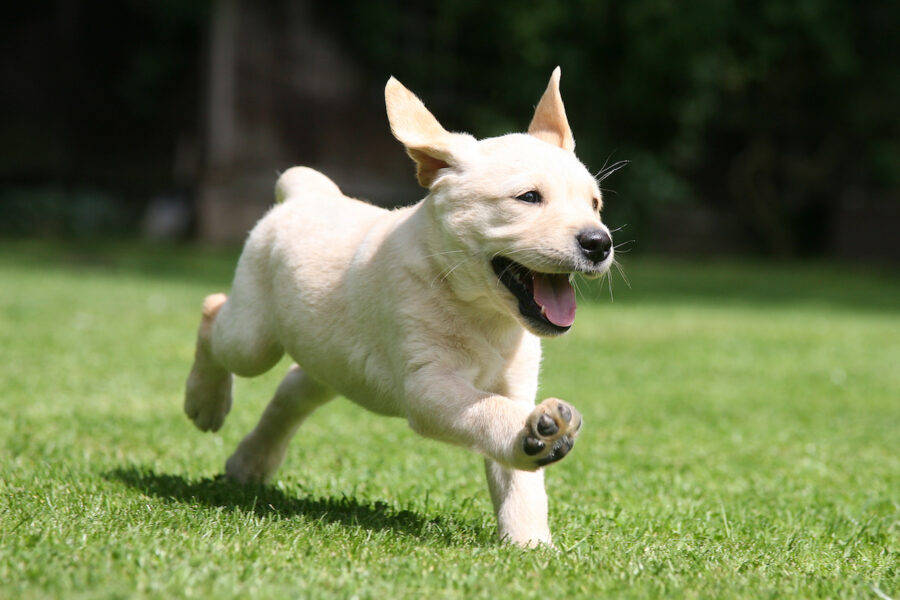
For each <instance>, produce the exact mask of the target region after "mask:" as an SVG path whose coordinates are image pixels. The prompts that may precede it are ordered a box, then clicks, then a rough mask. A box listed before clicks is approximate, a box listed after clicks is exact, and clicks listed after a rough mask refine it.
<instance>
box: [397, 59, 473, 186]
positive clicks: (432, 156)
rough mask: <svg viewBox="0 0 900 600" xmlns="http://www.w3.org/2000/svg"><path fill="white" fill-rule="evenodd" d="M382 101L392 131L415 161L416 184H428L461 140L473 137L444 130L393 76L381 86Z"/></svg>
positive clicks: (451, 160) (448, 162) (451, 158)
mask: <svg viewBox="0 0 900 600" xmlns="http://www.w3.org/2000/svg"><path fill="white" fill-rule="evenodd" d="M384 103H385V106H386V107H387V114H388V121H389V122H390V124H391V132H393V134H394V137H395V138H397V139H398V140H400V141H401V142H402V143H403V145H404V146H406V153H407V154H409V156H410V158H412V159H413V160H414V161H415V162H416V175H417V177H418V179H419V184H420V185H422V187H426V188H427V187H430V186H431V184H432V183H433V182H434V180H435V178H436V177H437V173H438V171H440V170H441V169H445V168H447V167H449V166H451V165H453V164H454V162H455V160H454V155H455V154H456V153H457V152H459V150H460V149H461V148H460V145H461V143H462V142H463V141H464V140H472V138H471V137H470V136H467V135H464V134H459V133H450V132H449V131H447V130H446V129H444V128H443V127H442V126H441V124H440V123H438V120H437V119H435V118H434V115H432V114H431V113H430V112H429V111H428V109H427V108H425V105H424V104H422V101H421V100H419V99H418V98H417V97H416V95H415V94H413V93H412V92H410V91H409V90H408V89H406V88H405V87H404V86H403V84H402V83H400V82H399V81H397V80H396V79H394V78H393V77H391V78H390V79H389V80H388V82H387V85H386V86H385V87H384Z"/></svg>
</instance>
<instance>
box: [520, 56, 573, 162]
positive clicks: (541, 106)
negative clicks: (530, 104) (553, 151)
mask: <svg viewBox="0 0 900 600" xmlns="http://www.w3.org/2000/svg"><path fill="white" fill-rule="evenodd" d="M561 73H562V71H561V70H560V68H559V67H556V68H555V69H553V74H552V75H551V76H550V83H549V84H548V85H547V90H546V91H545V92H544V95H543V96H542V97H541V101H540V102H538V105H537V108H536V109H535V110H534V117H533V118H532V119H531V125H529V126H528V133H529V134H531V135H533V136H534V137H536V138H538V139H541V140H543V141H545V142H547V143H548V144H553V145H554V146H559V147H560V148H562V149H563V150H568V151H569V152H575V138H574V137H573V136H572V130H571V129H570V128H569V120H568V119H566V107H565V106H563V101H562V96H561V95H560V94H559V76H560V74H561Z"/></svg>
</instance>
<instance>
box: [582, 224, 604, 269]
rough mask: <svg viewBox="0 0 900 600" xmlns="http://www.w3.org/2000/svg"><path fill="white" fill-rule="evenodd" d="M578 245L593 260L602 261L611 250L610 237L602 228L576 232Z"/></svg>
mask: <svg viewBox="0 0 900 600" xmlns="http://www.w3.org/2000/svg"><path fill="white" fill-rule="evenodd" d="M578 245H579V246H581V250H582V251H583V252H584V254H585V256H587V257H588V259H590V260H592V261H593V262H603V261H604V260H606V257H607V256H609V251H610V250H612V238H611V237H609V234H608V233H606V231H604V230H603V229H585V230H584V231H582V232H581V233H579V234H578Z"/></svg>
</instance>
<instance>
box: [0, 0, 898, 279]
mask: <svg viewBox="0 0 900 600" xmlns="http://www.w3.org/2000/svg"><path fill="white" fill-rule="evenodd" d="M3 12H4V13H5V17H4V18H3V20H2V25H0V28H2V30H0V49H2V50H0V77H2V81H3V94H2V95H0V106H2V111H0V235H4V236H41V237H73V238H88V237H110V236H112V237H121V236H142V237H150V238H163V239H198V240H202V241H207V242H217V243H233V242H239V241H240V240H242V239H243V238H244V236H245V235H246V232H247V231H248V229H249V228H250V227H251V226H252V224H253V223H254V222H255V221H256V219H257V218H258V217H259V216H260V215H261V214H262V213H263V212H264V211H265V210H266V208H267V207H268V206H269V205H270V204H271V203H272V200H273V194H272V188H273V185H274V182H275V179H276V177H277V173H278V172H280V171H282V170H284V169H286V168H287V167H289V166H291V165H294V164H305V165H310V166H314V167H316V168H319V169H321V170H323V171H324V172H325V173H326V174H328V175H329V176H331V177H332V178H334V179H335V180H336V181H337V182H338V184H339V185H341V187H342V188H343V189H344V190H345V191H346V192H347V193H349V194H351V195H356V196H361V197H365V198H368V199H370V200H372V201H373V202H376V203H379V204H383V205H397V204H409V203H412V202H415V201H416V200H418V199H420V198H421V197H422V196H423V195H424V192H423V191H422V190H420V189H418V188H417V187H416V186H415V183H414V177H413V168H412V164H411V163H410V161H409V160H408V158H407V157H406V156H405V154H404V152H403V150H402V147H401V146H400V144H399V143H397V142H396V141H394V140H393V138H392V137H391V135H390V132H389V129H388V124H387V119H386V117H385V114H384V107H383V97H382V90H383V86H384V83H385V81H386V80H387V79H388V77H389V76H390V75H394V76H396V77H397V78H398V79H400V80H401V81H402V82H403V83H404V84H405V85H406V86H407V87H409V88H410V89H412V90H413V91H415V92H416V93H417V94H418V95H419V96H420V97H422V99H423V100H424V101H425V103H426V105H427V106H428V107H429V108H430V109H431V110H432V112H434V114H435V115H436V116H437V117H438V119H439V120H441V122H442V123H443V124H444V125H445V126H446V127H447V128H448V129H451V130H457V131H468V132H470V133H472V134H474V135H476V136H477V137H487V136H492V135H498V134H503V133H508V132H512V131H523V130H524V129H525V128H526V127H527V125H528V122H529V120H530V118H531V114H532V111H533V107H534V105H535V104H536V103H537V100H538V98H539V97H540V95H541V93H542V92H543V90H544V87H545V86H546V83H547V79H548V77H549V75H550V72H551V70H552V69H553V67H555V66H556V65H560V66H561V67H562V73H563V77H562V94H563V98H564V100H565V102H566V105H567V112H568V115H569V119H570V123H571V125H572V128H573V131H574V132H575V138H576V141H577V143H578V154H579V157H580V158H581V160H582V161H583V162H584V163H585V164H586V165H588V167H589V168H590V169H592V170H593V171H598V170H600V168H601V167H602V166H603V165H605V164H611V163H612V162H615V161H619V160H628V161H630V163H629V165H628V167H627V168H625V169H623V170H621V171H619V172H618V173H616V174H615V175H613V176H612V177H610V178H609V179H607V180H606V181H605V182H604V186H605V188H607V190H606V209H605V220H606V222H607V223H608V224H610V226H611V227H614V228H615V227H619V226H622V225H626V224H627V227H626V229H625V230H624V231H623V232H622V233H620V234H618V236H619V237H618V238H617V241H621V240H623V239H633V240H635V244H634V249H635V251H638V252H656V253H668V254H676V255H709V254H717V255H718V254H739V255H750V256H764V257H779V258H793V257H823V258H838V259H842V260H854V261H858V260H865V261H871V262H878V263H894V264H898V263H900V3H898V2H896V1H894V0H873V1H866V2H856V3H853V2H847V1H846V0H785V1H780V0H756V1H753V2H746V1H738V0H699V1H696V2H674V1H665V0H629V1H628V2H613V1H612V0H571V1H567V2H559V1H558V0H531V1H522V0H492V1H491V2H481V1H478V2H476V1H474V0H443V1H442V2H438V3H428V2H412V1H399V0H389V1H382V2H373V1H372V0H332V1H329V2H315V1H312V0H270V1H267V2H249V1H247V0H244V1H241V0H219V1H199V0H196V1H183V0H120V1H118V2H85V1H79V0H56V1H51V0H31V1H29V2H14V3H10V4H9V5H7V6H6V7H5V8H4V9H3Z"/></svg>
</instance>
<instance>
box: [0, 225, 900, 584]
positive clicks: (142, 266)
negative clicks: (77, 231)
mask: <svg viewBox="0 0 900 600" xmlns="http://www.w3.org/2000/svg"><path fill="white" fill-rule="evenodd" d="M235 256H236V253H235V252H234V251H211V250H201V249H196V248H189V247H184V248H175V247H167V246H163V247H154V246H147V245H134V244H124V243H122V244H120V243H109V244H51V243H44V242H31V241H20V242H14V241H8V240H7V241H3V242H0V348H2V350H0V357H2V360H0V403H2V404H0V406H2V419H0V597H5V598H47V597H58V598H125V597H128V598H131V597H157V598H172V597H191V598H209V597H217V598H237V597H241V598H244V597H257V598H267V599H268V598H301V597H302V598H331V597H336V598H351V597H357V598H393V599H401V598H467V599H468V598H507V597H508V598H536V597H541V598H546V597H553V598H599V597H611V598H660V597H665V598H669V597H685V598H784V597H791V598H797V597H800V598H802V597H809V598H822V597H836V598H838V597H847V598H881V599H884V598H888V597H889V598H900V275H898V273H897V272H893V273H891V272H890V271H878V270H873V269H857V268H853V267H849V266H832V265H825V264H815V265H806V264H780V265H765V264H762V263H754V262H734V261H731V262H728V261H724V262H723V261H712V262H703V263H687V262H674V261H661V260H653V259H647V258H635V259H633V260H626V261H625V264H626V271H627V274H628V276H629V278H630V280H631V283H632V288H631V289H628V288H627V287H626V286H625V285H624V284H623V282H622V280H621V279H619V278H616V280H615V288H614V291H615V301H614V302H610V299H609V294H608V290H607V288H606V287H605V286H604V287H603V289H599V288H598V287H596V286H588V285H585V284H583V285H581V292H582V298H581V302H580V306H579V314H578V319H577V321H576V324H575V327H574V329H573V331H572V332H571V333H570V334H569V335H567V336H565V337H563V338H561V339H558V340H551V341H548V342H547V343H545V346H544V347H545V353H546V359H545V361H544V366H543V378H542V395H554V396H559V397H561V398H565V399H567V400H569V401H570V402H572V403H573V404H574V405H575V406H577V407H578V408H579V409H580V410H581V412H582V413H583V415H584V418H585V426H584V429H583V433H582V435H581V437H580V439H579V442H578V444H577V445H576V447H575V449H574V450H573V452H572V453H571V454H570V455H569V456H568V457H567V458H566V459H565V460H564V461H562V462H561V463H559V464H556V465H553V466H551V467H549V468H548V472H547V481H548V487H549V495H550V501H551V515H550V518H551V527H552V529H553V531H554V535H555V539H556V543H557V546H558V548H557V550H549V549H540V550H535V551H522V550H519V549H516V548H512V547H507V546H503V545H500V544H498V543H497V542H496V541H495V540H494V519H493V515H492V514H491V507H490V500H489V498H488V495H487V491H486V487H485V484H484V481H483V473H482V465H481V460H480V459H479V458H478V457H477V456H474V455H471V454H468V453H466V452H464V451H462V450H459V449H455V448H452V447H449V446H445V445H441V444H437V443H435V442H430V441H427V440H423V439H421V438H418V437H417V436H416V435H415V434H413V433H412V432H410V431H409V430H408V428H407V427H406V425H405V424H404V423H403V422H401V421H400V420H391V419H385V418H381V417H375V416H372V415H369V414H367V413H364V412H362V411H361V409H358V408H356V407H355V406H353V405H351V404H350V403H348V402H346V401H338V402H334V403H331V404H330V405H327V406H326V407H324V408H323V409H322V410H321V411H320V412H319V413H317V414H316V415H314V416H313V417H312V418H311V420H310V421H309V422H308V423H307V424H306V425H305V426H304V428H303V429H301V433H300V435H299V436H298V437H297V439H296V440H295V442H294V444H293V445H292V447H291V449H290V452H289V454H288V459H287V461H286V462H285V465H284V466H283V468H282V470H281V471H280V472H279V474H278V476H277V479H276V481H275V482H274V483H273V484H272V485H271V486H268V487H241V486H237V485H235V484H232V483H229V482H227V481H224V480H221V479H218V478H216V475H217V474H218V473H220V472H221V469H222V465H223V463H224V460H225V458H227V456H228V455H229V453H230V451H231V450H232V449H233V447H234V446H235V444H236V443H237V442H238V440H239V439H240V438H241V437H242V435H243V434H244V433H246V431H247V430H248V429H249V428H250V427H251V426H252V425H253V423H254V420H255V419H256V417H257V416H258V415H259V412H260V411H261V409H262V407H263V406H264V404H265V402H266V400H267V398H268V395H269V394H270V393H271V391H272V390H273V389H274V386H275V385H276V383H277V381H278V379H279V378H280V375H281V372H283V370H284V369H285V368H286V367H287V363H286V362H285V363H284V364H283V365H280V366H279V368H277V369H276V370H275V371H273V372H272V373H270V374H268V375H266V376H264V377H261V378H259V379H255V380H249V381H248V380H241V381H239V383H238V385H237V389H236V404H235V408H234V410H233V411H232V414H231V416H230V417H229V420H228V421H227V422H226V425H225V427H224V428H223V430H222V431H221V432H220V433H218V434H201V433H200V432H198V431H197V430H195V429H194V427H193V425H192V424H191V423H190V422H189V421H188V420H187V419H186V418H185V417H184V415H183V414H182V411H181V402H182V398H181V393H182V385H183V381H184V378H185V376H186V374H187V370H188V368H189V366H190V363H191V358H192V352H193V341H194V340H193V338H194V332H195V327H196V322H197V319H198V315H199V306H200V302H201V301H202V299H203V297H204V295H205V294H207V293H210V292H213V291H224V290H226V289H227V287H228V284H229V281H230V273H231V270H232V268H233V261H234V259H235Z"/></svg>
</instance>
